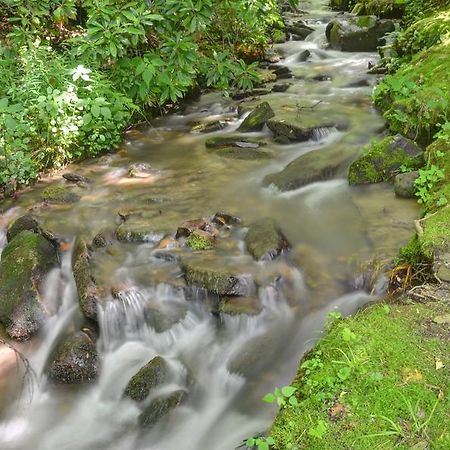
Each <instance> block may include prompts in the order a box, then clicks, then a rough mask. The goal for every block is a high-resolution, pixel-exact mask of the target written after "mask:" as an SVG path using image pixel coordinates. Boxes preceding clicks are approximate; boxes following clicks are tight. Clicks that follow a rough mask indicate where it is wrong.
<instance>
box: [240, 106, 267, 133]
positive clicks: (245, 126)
mask: <svg viewBox="0 0 450 450" xmlns="http://www.w3.org/2000/svg"><path fill="white" fill-rule="evenodd" d="M274 116H275V113H274V112H273V109H272V108H271V107H270V105H269V103H267V102H263V103H260V104H259V105H258V106H257V107H256V108H255V109H254V110H253V111H252V112H251V113H250V114H249V115H248V116H247V117H246V118H245V119H244V121H243V122H242V123H241V125H240V127H239V128H238V131H241V132H243V133H246V132H249V131H258V130H261V129H262V127H263V126H264V125H265V124H266V122H267V121H268V120H269V119H271V118H272V117H274Z"/></svg>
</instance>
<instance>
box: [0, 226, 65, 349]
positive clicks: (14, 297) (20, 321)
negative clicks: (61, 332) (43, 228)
mask: <svg viewBox="0 0 450 450" xmlns="http://www.w3.org/2000/svg"><path fill="white" fill-rule="evenodd" d="M56 265H57V259H56V251H55V248H54V246H53V245H52V244H50V243H49V242H48V241H47V240H46V239H45V238H44V237H42V236H41V235H39V234H35V233H33V232H32V231H28V230H25V231H22V232H21V233H19V234H17V235H16V236H15V237H14V238H13V239H12V240H11V242H9V244H7V245H6V247H5V248H4V249H3V253H2V258H1V261H0V322H1V323H2V324H3V325H4V326H5V327H6V332H7V333H8V335H9V336H10V337H11V338H13V339H17V340H27V339H30V338H31V337H32V336H33V335H34V334H35V333H36V332H37V331H38V330H39V329H40V328H41V326H42V325H43V323H44V321H45V319H46V317H47V315H48V313H47V311H46V308H45V306H44V305H43V303H42V299H41V296H40V289H41V285H42V282H43V280H44V277H45V275H46V274H47V273H48V271H49V270H50V269H51V268H53V267H55V266H56Z"/></svg>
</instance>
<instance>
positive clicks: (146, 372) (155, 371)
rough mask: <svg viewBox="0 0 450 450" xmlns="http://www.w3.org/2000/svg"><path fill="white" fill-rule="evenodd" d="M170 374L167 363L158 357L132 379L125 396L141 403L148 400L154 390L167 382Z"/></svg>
mask: <svg viewBox="0 0 450 450" xmlns="http://www.w3.org/2000/svg"><path fill="white" fill-rule="evenodd" d="M168 374H169V369H168V367H167V363H166V361H165V360H164V359H163V358H161V357H160V356H156V357H155V358H153V359H152V360H151V361H150V362H148V363H147V364H146V365H145V366H144V367H142V368H141V369H140V370H139V372H138V373H136V374H135V375H134V376H133V377H132V378H131V380H130V381H129V382H128V384H127V387H126V388H125V392H124V395H125V396H126V397H129V398H131V399H132V400H134V401H136V402H141V401H142V400H145V399H146V398H147V396H148V394H150V391H151V390H152V389H154V388H155V387H158V386H160V385H161V384H163V383H164V382H165V381H166V380H167V377H168Z"/></svg>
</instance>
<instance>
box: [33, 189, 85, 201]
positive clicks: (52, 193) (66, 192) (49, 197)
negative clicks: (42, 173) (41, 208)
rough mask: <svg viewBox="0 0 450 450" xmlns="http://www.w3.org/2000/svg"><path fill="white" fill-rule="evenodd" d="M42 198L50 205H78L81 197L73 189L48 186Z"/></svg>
mask: <svg viewBox="0 0 450 450" xmlns="http://www.w3.org/2000/svg"><path fill="white" fill-rule="evenodd" d="M41 198H42V200H43V201H45V202H50V203H76V202H78V201H79V200H80V196H79V195H78V194H76V193H75V192H73V191H72V190H71V189H69V188H67V187H64V186H48V187H46V188H45V189H44V190H43V191H42V193H41Z"/></svg>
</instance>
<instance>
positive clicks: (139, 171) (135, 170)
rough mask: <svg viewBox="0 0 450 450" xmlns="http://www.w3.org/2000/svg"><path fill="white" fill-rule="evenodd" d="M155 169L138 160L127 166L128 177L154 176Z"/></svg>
mask: <svg viewBox="0 0 450 450" xmlns="http://www.w3.org/2000/svg"><path fill="white" fill-rule="evenodd" d="M156 173H157V170H155V169H153V167H152V166H151V165H150V164H147V163H144V162H140V163H134V164H130V165H129V166H128V176H129V177H130V178H148V177H151V176H154V175H155V174H156Z"/></svg>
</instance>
